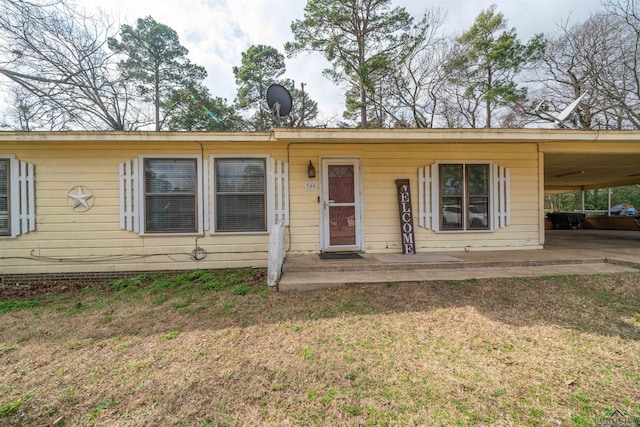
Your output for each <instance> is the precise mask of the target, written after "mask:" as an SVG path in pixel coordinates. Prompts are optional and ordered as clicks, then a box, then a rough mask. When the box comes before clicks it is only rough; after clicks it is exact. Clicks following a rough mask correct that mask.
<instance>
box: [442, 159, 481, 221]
mask: <svg viewBox="0 0 640 427" xmlns="http://www.w3.org/2000/svg"><path fill="white" fill-rule="evenodd" d="M489 170H490V166H489V165H488V164H441V165H439V177H440V182H439V194H440V206H441V207H442V214H441V216H440V229H441V230H488V229H489V224H490V221H489V219H490V218H489V200H490V199H489V197H490V195H489V188H490V185H489V176H490V175H489Z"/></svg>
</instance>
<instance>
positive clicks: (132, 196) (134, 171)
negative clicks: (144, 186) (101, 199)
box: [120, 159, 140, 233]
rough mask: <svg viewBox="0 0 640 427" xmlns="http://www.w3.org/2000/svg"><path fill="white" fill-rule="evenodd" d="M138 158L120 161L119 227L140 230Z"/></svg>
mask: <svg viewBox="0 0 640 427" xmlns="http://www.w3.org/2000/svg"><path fill="white" fill-rule="evenodd" d="M137 185H138V159H134V160H127V161H126V162H122V163H120V228H121V229H123V230H129V231H134V232H136V233H138V232H139V231H140V227H139V219H138V200H137V197H136V195H137V194H138V192H137Z"/></svg>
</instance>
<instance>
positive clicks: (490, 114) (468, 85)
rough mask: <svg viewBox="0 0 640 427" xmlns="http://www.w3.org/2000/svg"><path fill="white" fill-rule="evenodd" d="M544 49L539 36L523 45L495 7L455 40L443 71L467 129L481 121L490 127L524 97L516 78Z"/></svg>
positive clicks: (482, 13)
mask: <svg viewBox="0 0 640 427" xmlns="http://www.w3.org/2000/svg"><path fill="white" fill-rule="evenodd" d="M543 50H544V42H543V38H542V35H537V36H535V37H534V38H533V39H532V40H531V41H529V42H528V43H527V44H522V43H521V42H520V41H519V40H518V38H517V34H516V31H515V28H511V29H507V21H506V20H505V19H504V16H503V15H502V14H501V13H496V7H495V5H493V6H491V7H490V8H489V9H487V10H483V11H482V12H480V14H479V15H478V16H477V17H476V20H475V22H474V24H473V25H472V26H471V28H469V30H467V31H466V32H465V33H463V34H462V35H461V36H460V37H458V39H457V40H456V44H455V46H454V50H453V55H452V56H451V58H450V59H449V61H448V63H447V66H446V71H447V73H448V75H449V78H448V82H449V83H450V84H452V85H453V86H454V88H455V89H456V92H455V100H456V103H457V105H458V107H460V108H461V110H462V111H461V113H462V115H463V116H464V117H465V121H466V122H467V123H468V125H469V126H472V127H477V126H478V125H479V124H480V122H481V121H482V120H481V119H482V118H483V119H484V126H485V127H488V128H489V127H491V126H492V123H493V119H494V116H495V115H496V114H497V112H498V109H499V108H500V107H504V106H508V105H510V104H513V103H515V102H516V101H519V100H521V99H522V98H524V96H525V93H526V90H525V88H522V87H519V86H518V84H517V83H516V76H517V75H518V73H519V72H520V71H521V70H522V69H523V67H525V66H526V65H528V64H530V63H531V62H532V61H533V60H535V59H537V58H538V57H539V56H540V55H541V54H542V52H543Z"/></svg>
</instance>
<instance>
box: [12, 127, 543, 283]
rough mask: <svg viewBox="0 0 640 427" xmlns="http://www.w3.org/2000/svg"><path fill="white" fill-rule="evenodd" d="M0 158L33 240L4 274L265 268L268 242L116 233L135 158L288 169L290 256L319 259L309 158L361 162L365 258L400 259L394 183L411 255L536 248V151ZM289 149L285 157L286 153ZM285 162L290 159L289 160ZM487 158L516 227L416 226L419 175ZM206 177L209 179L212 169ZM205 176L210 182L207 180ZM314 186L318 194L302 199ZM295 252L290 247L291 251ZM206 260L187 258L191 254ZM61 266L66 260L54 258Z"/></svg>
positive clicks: (399, 148)
mask: <svg viewBox="0 0 640 427" xmlns="http://www.w3.org/2000/svg"><path fill="white" fill-rule="evenodd" d="M0 144H1V145H0V153H1V154H15V155H16V157H17V158H18V159H20V160H23V161H27V162H30V163H32V164H34V165H35V168H36V213H37V228H36V231H34V232H31V233H28V234H25V235H21V236H18V238H15V239H0V257H3V259H0V274H2V273H6V274H9V273H10V274H21V273H57V272H83V271H86V272H89V271H96V272H98V271H135V270H155V269H157V270H162V269H171V270H173V269H196V268H207V269H208V268H226V267H241V266H266V260H267V251H268V236H267V235H266V234H253V235H229V234H215V235H212V234H210V233H209V232H205V235H204V236H196V235H188V236H140V235H138V234H136V233H134V232H131V231H126V230H121V229H120V226H119V222H120V219H119V214H120V206H119V205H120V196H119V176H118V174H119V169H118V167H119V163H120V162H123V161H128V160H131V159H134V158H138V156H140V155H142V154H150V155H155V154H166V155H168V156H170V155H174V154H190V155H201V154H203V162H207V164H208V162H209V159H210V156H211V155H214V154H215V155H218V154H239V155H242V154H266V155H269V156H271V157H273V158H276V159H278V160H282V161H287V160H289V162H290V165H289V179H290V238H289V234H287V247H288V248H289V247H290V250H291V251H292V252H305V253H312V252H318V251H319V250H320V206H319V204H318V196H319V187H320V181H319V179H318V178H315V179H310V178H308V177H307V166H308V164H309V161H310V160H311V161H312V162H313V164H314V165H315V167H316V169H317V170H318V172H319V166H320V163H319V160H320V158H321V157H332V156H353V157H358V158H360V159H361V166H362V167H361V172H362V177H363V209H364V224H363V226H364V250H365V251H367V252H399V251H400V234H399V218H398V207H397V195H396V187H395V180H396V179H399V178H409V179H410V180H411V191H412V196H413V202H414V204H413V210H414V223H415V225H416V232H415V236H416V243H417V246H416V248H417V251H419V252H420V251H441V250H465V249H508V248H526V249H530V248H537V247H539V241H540V235H539V233H540V231H539V230H540V214H539V210H540V206H539V201H540V200H541V197H540V194H539V191H540V189H539V175H538V157H537V149H536V145H535V144H504V143H502V144H477V143H476V144H458V143H447V144H434V143H430V144H419V143H411V144H392V143H388V144H384V143H377V144H366V143H359V144H351V145H350V144H345V143H341V144H328V143H326V142H325V143H320V144H318V143H296V142H292V143H290V144H289V143H288V142H278V141H269V142H267V141H263V142H255V141H254V142H241V141H240V142H239V141H235V142H225V141H205V142H202V147H201V145H200V144H198V143H197V142H194V141H183V142H179V141H178V142H171V143H168V142H161V141H137V142H127V141H122V142H111V141H108V140H106V139H105V140H104V141H96V140H93V141H89V142H87V143H83V142H82V141H77V142H73V141H72V142H68V141H67V142H56V141H55V139H54V138H50V139H44V140H42V141H40V140H38V141H29V143H28V144H27V143H24V142H21V141H8V142H7V141H2V142H0ZM288 145H289V147H288V149H287V146H288ZM288 155H289V158H288ZM476 160H477V161H491V162H495V163H497V164H499V165H501V166H505V167H508V168H510V170H511V225H510V226H508V227H506V228H504V229H501V230H498V231H496V232H475V233H470V232H467V233H451V232H449V233H435V232H433V231H431V230H425V229H421V228H419V227H417V212H418V208H417V201H418V188H417V182H418V175H417V170H418V168H419V167H422V166H427V165H430V164H432V163H434V162H436V161H476ZM209 173H210V174H211V173H212V171H211V170H210V171H209ZM208 179H210V178H208ZM309 181H316V182H317V183H318V190H316V191H307V190H305V186H304V184H305V182H309ZM77 185H82V186H85V187H87V188H88V189H90V190H91V191H92V192H93V194H94V197H95V199H94V206H93V208H92V209H91V210H89V211H88V212H84V213H76V212H74V211H72V210H71V209H70V208H69V207H68V201H67V193H68V191H69V190H70V189H71V188H72V187H74V186H77ZM289 243H290V246H289ZM196 246H199V247H202V248H204V249H206V250H207V251H208V255H207V257H206V258H205V259H204V260H201V261H193V260H191V259H190V257H189V254H190V252H191V251H192V250H193V249H194V248H195V247H196ZM58 259H61V260H63V261H58Z"/></svg>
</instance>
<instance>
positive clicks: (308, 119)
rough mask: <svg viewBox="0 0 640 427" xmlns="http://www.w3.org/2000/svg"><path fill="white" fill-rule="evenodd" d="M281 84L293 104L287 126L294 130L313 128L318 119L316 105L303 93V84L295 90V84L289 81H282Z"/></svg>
mask: <svg viewBox="0 0 640 427" xmlns="http://www.w3.org/2000/svg"><path fill="white" fill-rule="evenodd" d="M281 84H282V85H283V86H284V87H285V88H287V90H288V91H289V93H290V94H291V100H292V102H293V107H292V109H291V114H289V126H290V127H294V128H298V127H309V126H314V125H315V120H316V118H317V117H318V103H317V102H316V101H314V100H313V99H311V98H310V97H309V94H308V93H306V92H305V91H304V86H305V84H304V83H302V86H301V87H302V89H298V88H296V84H295V82H294V81H293V80H290V79H285V80H283V81H282V82H281Z"/></svg>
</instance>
